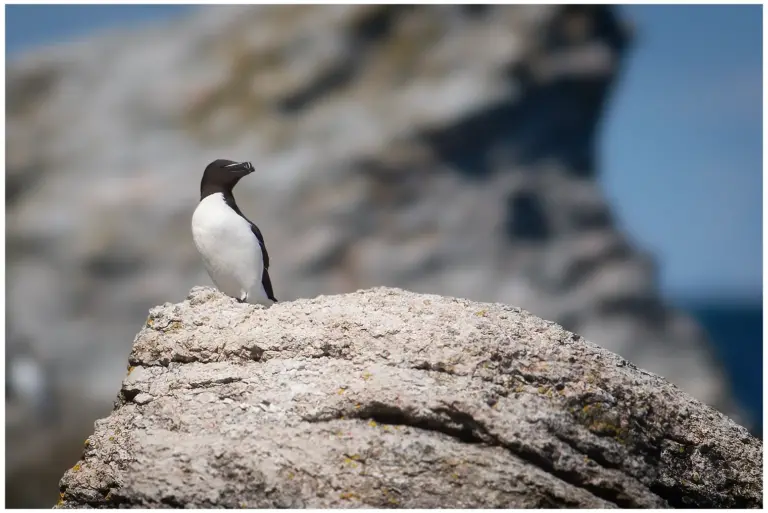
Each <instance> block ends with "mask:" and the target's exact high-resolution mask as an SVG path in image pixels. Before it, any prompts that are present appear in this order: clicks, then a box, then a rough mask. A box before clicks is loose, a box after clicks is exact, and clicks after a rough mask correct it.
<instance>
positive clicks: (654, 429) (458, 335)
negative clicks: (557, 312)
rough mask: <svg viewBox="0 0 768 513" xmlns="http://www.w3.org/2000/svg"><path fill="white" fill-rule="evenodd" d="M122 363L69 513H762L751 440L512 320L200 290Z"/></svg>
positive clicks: (447, 304) (614, 365)
mask: <svg viewBox="0 0 768 513" xmlns="http://www.w3.org/2000/svg"><path fill="white" fill-rule="evenodd" d="M129 363H130V367H129V374H128V376H126V378H125V379H124V381H123V385H122V388H121V390H120V393H119V396H118V399H117V402H116V403H115V409H114V411H113V412H112V413H111V414H110V415H109V416H108V417H107V418H105V419H102V420H99V421H97V422H96V430H95V433H94V434H93V435H92V436H91V437H90V438H89V439H88V442H87V443H86V447H85V450H84V453H83V458H82V461H80V462H79V463H77V464H76V465H75V466H74V467H73V468H72V469H70V470H68V471H67V472H66V473H65V475H64V477H63V479H62V481H61V489H62V496H61V501H60V502H59V507H64V508H70V507H84V506H96V507H115V506H122V507H142V508H151V507H165V506H176V507H207V508H221V507H252V508H265V507H294V508H296V507H298V508H304V507H307V508H332V507H392V506H396V507H403V508H431V507H440V506H451V507H460V508H466V507H496V508H513V507H593V508H602V507H617V506H618V507H648V508H650V507H655V508H664V507H670V506H672V507H709V508H716V507H755V508H756V507H761V506H762V489H763V488H762V457H763V447H762V442H761V441H760V440H757V439H755V438H754V437H752V436H751V435H750V434H749V433H748V431H747V430H746V429H745V428H743V427H741V426H739V425H737V424H735V423H734V422H733V421H732V420H730V419H729V418H727V417H726V416H724V415H723V414H721V413H719V412H717V411H716V410H714V409H713V408H711V407H709V406H706V405H704V404H702V403H700V402H699V401H697V400H696V399H694V398H693V397H691V396H690V395H688V394H687V393H685V392H683V391H681V390H680V389H678V388H677V387H676V386H675V385H673V384H670V383H669V382H667V381H665V380H664V379H662V378H660V377H658V376H656V375H654V374H651V373H649V372H646V371H643V370H641V369H638V368H637V367H635V366H634V365H632V364H631V363H629V362H627V361H626V360H625V359H623V358H621V357H620V356H618V355H615V354H613V353H611V352H609V351H607V350H605V349H602V348H600V347H598V346H596V345H594V344H592V343H590V342H588V341H586V340H585V339H583V338H582V337H580V336H578V335H576V334H573V333H571V332H568V331H566V330H564V329H563V328H562V327H560V326H558V325H557V324H554V323H552V322H548V321H544V320H542V319H540V318H538V317H535V316H533V315H531V314H530V313H528V312H526V311H523V310H521V309H519V308H515V307H511V306H507V305H504V304H499V303H476V302H472V301H469V300H465V299H455V298H450V297H442V296H436V295H423V294H416V293H412V292H406V291H403V290H399V289H393V288H375V289H370V290H363V291H358V292H355V293H351V294H345V295H338V296H321V297H318V298H315V299H300V300H296V301H291V302H281V303H277V304H275V305H273V306H271V307H269V308H264V307H262V306H255V305H245V304H239V303H237V302H236V301H234V300H233V299H231V298H229V297H226V296H224V295H222V294H220V293H218V292H217V291H215V290H213V289H210V288H204V287H195V288H194V289H192V291H191V292H190V294H189V296H188V298H187V299H186V300H185V301H184V302H182V303H179V304H171V303H166V304H165V305H163V306H159V307H156V308H153V309H152V310H151V311H150V315H149V317H148V319H147V321H146V325H145V326H144V327H143V328H142V329H141V331H140V333H139V334H138V336H137V337H136V339H135V343H134V346H133V350H132V351H131V354H130V357H129ZM150 395H151V396H152V397H153V400H152V401H151V402H145V401H139V400H138V399H139V398H140V397H149V396H150Z"/></svg>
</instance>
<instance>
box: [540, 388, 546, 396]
mask: <svg viewBox="0 0 768 513" xmlns="http://www.w3.org/2000/svg"><path fill="white" fill-rule="evenodd" d="M539 393H540V394H546V393H547V387H539Z"/></svg>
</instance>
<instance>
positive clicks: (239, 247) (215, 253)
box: [192, 159, 277, 305]
mask: <svg viewBox="0 0 768 513" xmlns="http://www.w3.org/2000/svg"><path fill="white" fill-rule="evenodd" d="M253 171H254V168H253V164H251V163H250V162H234V161H232V160H224V159H219V160H215V161H213V162H211V163H210V164H209V165H208V167H206V168H205V172H204V173H203V179H202V181H201V182H200V203H199V204H198V205H197V208H196V209H195V212H194V214H192V237H193V239H194V241H195V246H196V247H197V250H198V251H199V252H200V255H201V256H202V257H203V263H204V264H205V269H206V270H207V271H208V275H209V276H210V277H211V280H213V283H214V284H215V285H216V288H218V289H219V290H220V291H222V292H223V293H224V294H226V295H228V296H230V297H233V298H235V299H237V301H239V302H241V303H242V302H251V303H261V304H265V305H269V304H272V302H277V299H275V294H274V292H273V291H272V282H271V281H270V279H269V272H268V269H269V254H268V253H267V246H266V244H265V243H264V236H263V235H262V234H261V231H260V230H259V228H258V227H257V226H256V225H255V224H253V223H252V222H251V221H250V220H249V219H248V218H247V217H245V216H244V215H243V213H242V212H241V211H240V209H239V208H238V207H237V203H235V197H234V196H233V195H232V189H233V188H234V187H235V185H237V182H238V181H240V179H241V178H242V177H244V176H247V175H249V174H251V173H253Z"/></svg>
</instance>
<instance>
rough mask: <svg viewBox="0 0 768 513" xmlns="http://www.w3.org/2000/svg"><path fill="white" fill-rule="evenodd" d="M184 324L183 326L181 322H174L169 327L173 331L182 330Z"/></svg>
mask: <svg viewBox="0 0 768 513" xmlns="http://www.w3.org/2000/svg"><path fill="white" fill-rule="evenodd" d="M182 326H183V324H181V323H180V322H179V321H173V322H172V323H171V324H169V325H168V329H169V330H171V331H176V330H180V329H181V328H182Z"/></svg>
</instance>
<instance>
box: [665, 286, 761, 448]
mask: <svg viewBox="0 0 768 513" xmlns="http://www.w3.org/2000/svg"><path fill="white" fill-rule="evenodd" d="M677 306H678V307H679V308H680V309H682V310H684V311H686V312H687V313H688V314H689V315H692V316H693V317H694V318H695V319H696V320H698V321H699V323H700V324H701V325H702V326H703V327H704V329H705V330H706V331H707V333H708V334H709V337H710V339H711V340H712V342H713V344H714V350H715V352H716V354H717V355H718V357H719V359H720V360H721V361H722V362H723V365H724V367H725V369H726V372H727V374H728V378H729V379H730V381H731V386H732V387H733V392H734V394H735V397H736V399H737V400H738V401H739V402H740V403H741V405H742V406H743V408H745V409H746V410H747V411H748V412H749V414H750V415H751V416H752V418H753V419H754V424H755V426H756V428H755V429H753V431H754V434H755V435H759V436H760V438H762V431H763V430H762V419H763V304H762V300H759V301H755V302H751V303H747V302H739V303H734V302H722V301H696V302H692V301H681V302H677Z"/></svg>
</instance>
